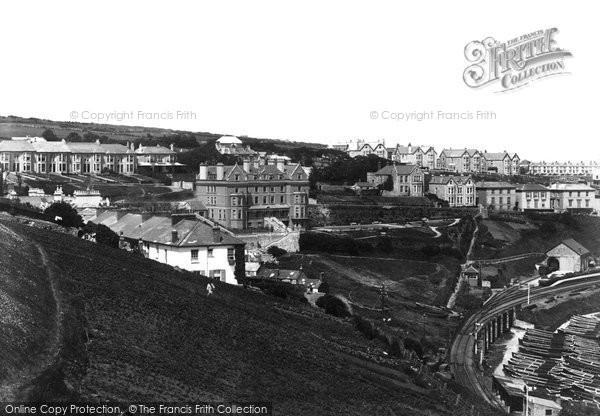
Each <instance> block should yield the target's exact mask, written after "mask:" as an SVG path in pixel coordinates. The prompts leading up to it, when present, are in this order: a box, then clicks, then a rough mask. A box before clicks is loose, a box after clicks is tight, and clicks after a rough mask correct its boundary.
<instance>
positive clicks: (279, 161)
mask: <svg viewBox="0 0 600 416" xmlns="http://www.w3.org/2000/svg"><path fill="white" fill-rule="evenodd" d="M276 160H277V169H278V170H280V171H282V172H284V170H285V167H284V166H285V159H284V158H283V157H278V158H277V159H276Z"/></svg>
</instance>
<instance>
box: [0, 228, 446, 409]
mask: <svg viewBox="0 0 600 416" xmlns="http://www.w3.org/2000/svg"><path fill="white" fill-rule="evenodd" d="M6 218H7V217H3V219H0V224H1V225H2V226H0V241H2V242H3V244H4V245H5V247H4V246H3V249H5V250H6V251H7V252H10V253H11V255H10V256H5V257H4V258H3V259H2V270H5V269H7V270H17V269H19V268H20V269H22V270H23V272H22V273H17V274H13V273H9V274H6V275H4V276H3V280H2V281H0V285H1V286H0V289H2V293H8V297H10V299H17V300H19V301H20V302H21V303H22V304H23V308H38V309H39V310H37V315H32V316H31V319H30V320H28V321H27V326H28V329H27V331H29V333H31V334H32V338H31V339H25V338H19V336H18V334H16V335H15V334H13V333H11V332H7V326H3V327H2V328H0V329H1V330H2V332H3V335H4V334H8V337H3V338H4V339H5V342H4V343H2V344H0V348H2V350H1V351H0V352H2V354H0V368H2V369H3V370H4V371H3V372H2V373H0V385H3V384H7V383H8V382H9V381H10V380H9V373H10V371H7V370H9V369H11V370H12V371H13V373H17V374H18V375H19V376H20V375H23V374H25V371H24V369H25V368H26V367H27V366H26V361H28V360H29V361H33V362H34V364H36V365H37V366H38V367H37V368H38V369H39V367H40V364H41V363H42V362H43V360H40V359H36V357H37V356H36V352H34V351H32V352H30V351H29V350H27V349H24V350H21V351H20V352H19V351H17V349H16V348H15V345H17V344H16V343H17V342H20V343H22V344H26V347H27V345H35V344H36V342H38V338H39V339H42V338H44V337H45V336H46V335H47V334H46V332H48V331H51V330H52V327H51V326H49V327H48V328H47V329H43V328H45V327H46V326H47V324H48V322H49V320H50V321H51V320H52V319H53V317H55V316H56V314H55V312H56V308H57V307H58V308H59V311H60V312H61V313H60V316H61V320H60V328H59V330H60V334H62V336H61V345H60V354H59V355H58V357H56V360H55V361H54V362H53V363H50V364H51V365H49V366H48V367H47V368H46V370H45V371H43V372H39V373H38V377H37V378H36V379H35V380H33V381H29V380H27V379H25V378H23V377H20V378H19V380H17V381H16V382H15V383H14V384H13V386H14V387H15V388H14V389H13V390H12V391H8V390H7V391H6V395H7V396H8V397H5V398H8V399H10V398H11V397H10V395H11V394H12V398H15V397H21V398H27V399H30V400H49V399H53V400H56V399H75V400H82V401H83V400H102V401H108V400H118V401H124V402H128V401H168V402H175V401H210V400H239V401H243V400H247V401H248V400H260V401H268V402H272V403H273V406H274V413H275V414H280V415H296V414H298V415H300V414H302V415H304V414H324V415H327V414H332V415H333V414H336V415H337V414H345V415H346V414H347V415H362V414H402V415H424V414H432V415H445V414H451V410H450V409H451V407H450V406H448V404H445V403H442V402H440V400H439V395H438V392H436V391H432V390H426V389H424V388H421V387H417V386H416V385H415V384H413V383H412V382H411V381H410V379H409V377H408V376H406V375H405V374H404V373H403V372H402V371H399V369H400V368H401V367H400V366H397V365H396V364H398V362H397V361H395V360H394V359H390V358H388V357H387V356H386V355H384V354H383V352H382V351H381V349H379V348H378V346H377V344H375V343H374V342H373V341H368V340H366V339H365V338H363V337H362V336H361V335H359V333H358V332H357V331H356V330H355V329H354V328H353V327H352V325H351V324H350V323H349V322H344V321H340V320H338V319H334V318H331V317H329V316H326V315H323V314H322V313H321V312H319V311H318V310H315V309H311V308H310V307H309V306H306V305H301V304H294V303H288V302H286V301H283V300H277V299H275V298H270V297H266V296H264V295H262V294H258V293H255V292H252V291H246V290H244V289H242V288H237V287H231V286H226V285H218V286H217V288H216V291H215V293H214V294H213V295H212V296H210V297H209V296H207V295H206V290H205V287H206V283H207V280H206V279H205V278H203V277H200V276H197V275H193V274H191V273H180V272H175V271H173V269H171V268H170V267H167V266H164V265H161V264H158V263H156V262H153V261H150V260H146V259H144V258H141V257H137V256H132V255H131V254H128V253H126V252H123V251H118V250H113V249H109V248H104V247H101V246H98V245H95V244H93V243H89V242H86V241H82V240H78V239H76V238H74V237H71V236H68V235H64V234H60V233H55V232H52V231H46V230H41V229H37V228H33V227H28V226H26V225H22V224H18V223H16V222H14V221H10V220H7V219H6ZM31 242H35V243H36V244H39V248H40V249H39V250H37V251H36V246H35V245H32V244H31ZM44 255H45V256H46V257H47V261H48V267H47V268H46V270H40V267H39V265H40V264H41V261H42V257H43V256H44ZM28 270H31V271H32V272H28ZM49 275H51V276H53V277H54V278H55V286H56V289H57V293H56V294H57V298H58V306H57V305H56V304H53V300H54V299H52V298H51V292H52V291H51V288H50V287H49ZM15 281H17V286H16V287H14V288H13V289H12V291H7V290H6V287H7V286H8V287H9V288H10V285H13V284H15V283H14V282H15ZM5 297H6V296H5ZM2 299H3V300H2V305H4V304H5V300H4V297H3V298H2ZM40 300H42V301H43V302H40ZM3 312H4V310H3ZM4 315H5V317H6V316H8V315H10V316H12V315H13V313H12V312H10V311H9V313H7V314H4ZM5 319H6V318H5ZM3 322H4V321H3ZM36 337H37V338H36ZM5 351H8V352H9V353H11V354H12V355H13V356H14V355H15V354H16V356H15V357H13V358H10V357H11V356H8V355H5V354H4V352H5ZM19 354H20V355H19ZM37 354H38V355H39V356H43V355H44V352H43V351H42V352H41V353H37ZM6 357H9V359H8V360H7V358H6ZM9 366H12V367H9ZM31 373H32V374H33V370H32V371H31ZM391 412H393V413H391Z"/></svg>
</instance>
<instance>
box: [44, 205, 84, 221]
mask: <svg viewBox="0 0 600 416" xmlns="http://www.w3.org/2000/svg"><path fill="white" fill-rule="evenodd" d="M44 214H46V215H48V216H49V217H50V218H52V220H53V221H54V222H56V223H57V224H60V225H64V226H66V227H81V226H82V225H83V220H82V219H81V216H80V215H79V213H78V212H77V210H76V209H75V208H74V207H73V206H71V204H68V203H67V202H54V203H53V204H52V205H50V206H49V207H48V208H46V210H45V211H44Z"/></svg>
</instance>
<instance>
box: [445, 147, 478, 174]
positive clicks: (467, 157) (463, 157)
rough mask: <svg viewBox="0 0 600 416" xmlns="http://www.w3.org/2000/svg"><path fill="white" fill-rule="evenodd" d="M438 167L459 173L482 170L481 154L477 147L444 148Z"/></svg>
mask: <svg viewBox="0 0 600 416" xmlns="http://www.w3.org/2000/svg"><path fill="white" fill-rule="evenodd" d="M437 167H438V169H444V170H448V171H452V172H457V173H476V172H481V171H482V167H481V154H480V153H479V151H478V150H477V149H444V150H442V152H441V153H440V156H439V158H438V166H437Z"/></svg>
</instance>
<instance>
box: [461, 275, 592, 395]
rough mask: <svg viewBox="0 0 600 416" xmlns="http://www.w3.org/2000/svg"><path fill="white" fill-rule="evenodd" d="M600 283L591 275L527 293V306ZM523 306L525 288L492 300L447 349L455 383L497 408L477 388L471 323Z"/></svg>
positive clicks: (480, 386) (474, 316)
mask: <svg viewBox="0 0 600 416" xmlns="http://www.w3.org/2000/svg"><path fill="white" fill-rule="evenodd" d="M595 283H600V273H599V274H595V275H592V276H591V277H589V278H588V279H586V280H585V281H581V280H576V281H572V282H569V281H565V282H564V283H562V284H560V285H558V286H554V287H542V288H532V290H531V293H530V301H531V303H535V302H537V301H539V300H543V299H545V298H548V297H550V296H554V295H556V294H560V293H564V292H565V291H572V290H579V289H584V288H586V287H589V286H590V285H592V284H595ZM526 302H527V287H525V288H524V289H523V288H519V287H517V286H513V287H511V288H509V289H507V290H505V291H504V292H502V293H501V294H499V295H497V296H496V297H494V298H493V299H492V300H491V301H490V302H488V303H487V304H486V305H485V306H484V308H483V309H482V310H480V311H478V312H476V313H474V314H473V315H471V316H470V317H468V318H467V319H466V320H465V321H464V322H463V324H462V325H461V326H460V327H459V329H458V330H457V332H456V336H455V338H454V341H453V343H452V346H451V348H450V363H451V368H452V372H453V374H454V377H455V380H456V381H457V382H458V383H460V384H462V385H463V386H465V387H467V388H468V389H470V390H471V391H473V392H474V393H476V394H477V395H479V396H480V397H481V398H482V399H484V400H485V401H486V402H488V403H490V404H492V405H495V406H498V407H501V404H500V403H499V402H498V401H497V400H496V398H495V397H493V396H492V395H491V393H490V392H488V391H487V390H486V388H485V387H484V386H482V385H481V383H480V381H479V379H478V377H477V373H476V372H477V371H478V370H477V369H476V368H475V362H474V357H473V353H474V349H475V348H474V347H475V342H476V339H475V336H474V333H475V323H476V322H479V323H483V322H486V321H488V320H490V319H492V318H494V317H495V316H497V315H498V314H500V313H501V312H504V311H506V310H508V309H511V308H513V307H520V306H521V305H522V304H524V303H526Z"/></svg>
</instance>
